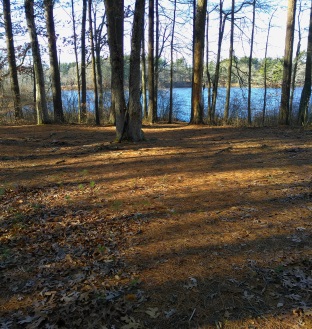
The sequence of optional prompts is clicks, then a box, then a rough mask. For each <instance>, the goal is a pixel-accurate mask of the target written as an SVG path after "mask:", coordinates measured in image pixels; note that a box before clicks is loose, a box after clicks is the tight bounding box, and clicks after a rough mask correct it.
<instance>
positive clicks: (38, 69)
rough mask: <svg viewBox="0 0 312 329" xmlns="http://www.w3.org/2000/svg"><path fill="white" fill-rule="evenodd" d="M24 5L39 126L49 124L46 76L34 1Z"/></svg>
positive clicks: (26, 2)
mask: <svg viewBox="0 0 312 329" xmlns="http://www.w3.org/2000/svg"><path fill="white" fill-rule="evenodd" d="M24 4H25V14H26V22H27V28H28V32H29V36H30V42H31V50H32V56H33V64H34V71H35V81H36V112H37V124H42V123H49V116H48V108H47V102H46V92H45V83H44V74H43V67H42V62H41V55H40V48H39V42H38V38H37V31H36V24H35V15H34V7H33V5H34V3H33V1H32V0H25V3H24Z"/></svg>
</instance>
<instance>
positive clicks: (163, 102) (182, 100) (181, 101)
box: [62, 87, 302, 122]
mask: <svg viewBox="0 0 312 329" xmlns="http://www.w3.org/2000/svg"><path fill="white" fill-rule="evenodd" d="M191 91H192V90H191V88H175V89H174V90H173V107H174V116H175V118H177V119H178V120H181V121H186V122H188V121H189V120H190V113H191ZM301 91H302V88H301V87H298V88H296V89H295V93H294V104H293V111H294V113H296V111H297V109H298V107H299V101H300V96H301ZM247 93H248V90H247V88H239V87H232V88H231V98H230V117H232V118H246V117H247V97H248V94H247ZM62 97H63V105H64V109H65V111H75V112H76V111H77V108H78V94H77V91H72V90H64V91H63V92H62ZM203 98H204V110H205V115H207V108H208V106H207V104H208V91H207V89H205V90H204V93H203ZM280 98H281V89H279V88H268V89H267V97H266V101H267V104H266V113H267V114H270V115H271V114H272V115H277V114H278V111H279V106H280ZM225 99H226V88H222V87H220V88H219V89H218V98H217V104H216V115H217V116H219V117H222V116H223V111H224V106H225ZM263 99H264V89H263V88H253V89H252V91H251V111H252V117H253V118H254V117H256V116H261V115H262V109H263ZM109 106H110V92H109V91H106V92H105V93H104V107H105V108H106V109H108V108H109ZM87 108H88V110H89V111H93V110H94V94H93V91H88V92H87ZM168 109H169V90H167V89H163V90H160V91H159V94H158V115H159V116H160V117H162V116H163V117H165V116H166V113H168Z"/></svg>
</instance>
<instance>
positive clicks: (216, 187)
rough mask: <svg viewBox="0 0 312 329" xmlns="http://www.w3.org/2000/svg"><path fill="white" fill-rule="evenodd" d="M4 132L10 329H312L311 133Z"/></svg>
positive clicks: (4, 307)
mask: <svg viewBox="0 0 312 329" xmlns="http://www.w3.org/2000/svg"><path fill="white" fill-rule="evenodd" d="M0 129H2V131H1V132H2V136H3V138H4V139H5V138H7V139H8V140H10V143H8V144H5V143H2V144H1V148H3V149H2V150H1V151H2V152H1V154H2V158H1V159H0V161H1V168H3V169H2V170H1V172H0V178H1V181H2V182H3V184H2V185H1V186H0V191H1V193H0V198H1V206H0V207H1V215H0V242H1V244H0V269H1V275H0V289H1V296H0V328H55V329H56V328H107V329H113V328H124V329H127V328H129V329H131V328H218V327H220V328H231V329H232V328H234V329H235V328H242V327H248V328H251V327H252V328H259V329H260V328H272V327H274V328H297V327H298V328H299V327H300V328H311V326H312V315H311V313H312V311H311V309H312V300H311V286H312V278H311V273H312V259H311V218H312V213H311V209H312V199H311V197H310V196H311V187H312V184H311V181H312V172H311V171H310V169H311V168H310V160H309V159H311V146H312V143H311V134H309V133H308V132H307V133H302V132H300V133H298V132H296V131H295V130H292V131H288V132H287V137H285V134H284V132H283V130H282V129H281V130H278V129H267V130H265V129H264V130H248V129H236V130H235V129H232V128H214V129H211V128H209V127H192V126H185V125H179V126H178V127H174V129H173V127H171V126H164V127H163V126H159V127H157V126H156V127H154V128H145V129H148V133H147V135H149V134H150V135H151V136H152V137H151V139H150V140H147V141H146V142H143V143H142V145H139V144H140V143H138V144H131V143H129V144H127V143H125V144H120V145H118V147H115V146H114V145H113V144H111V143H110V142H109V140H113V138H114V132H113V129H107V128H105V129H107V130H105V131H108V132H106V137H105V138H106V140H107V141H108V142H107V141H105V142H104V143H96V141H100V140H101V139H102V138H103V136H102V134H103V130H102V131H101V132H100V131H98V129H93V128H92V127H81V128H80V127H74V128H72V127H66V128H65V127H62V126H51V127H38V128H37V127H36V128H28V127H24V128H23V129H22V130H20V131H19V132H17V131H14V129H13V130H12V128H11V129H10V130H8V129H5V128H3V127H1V128H0ZM160 132H161V137H160V135H159V133H160ZM13 134H17V136H14V138H12V137H13ZM18 134H20V135H18ZM34 135H35V136H34ZM19 136H23V137H22V139H20V137H19ZM153 136H155V137H153ZM221 137H222V138H221ZM21 140H22V142H21ZM56 141H57V142H56ZM216 141H217V142H216ZM264 141H265V145H266V146H267V147H265V148H264V147H261V146H262V145H263V142H264ZM229 143H230V146H228V145H229ZM81 145H84V147H81ZM259 145H260V146H259ZM225 149H226V150H230V151H231V152H223V150H225ZM34 150H36V151H35V152H36V153H35V154H34ZM285 150H287V152H286V151H285ZM289 150H296V151H295V152H294V151H289ZM298 150H300V152H299V151H298ZM6 152H7V153H6ZM289 152H290V153H296V155H297V156H296V157H289V154H290V153H289ZM150 160H152V161H153V163H150V162H149V161H150ZM195 173H196V175H197V174H198V177H196V175H195Z"/></svg>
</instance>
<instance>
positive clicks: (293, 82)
mask: <svg viewBox="0 0 312 329" xmlns="http://www.w3.org/2000/svg"><path fill="white" fill-rule="evenodd" d="M301 4H302V3H301V1H299V12H298V16H297V19H298V24H297V26H298V42H297V49H296V55H295V59H294V61H293V67H294V68H293V71H292V75H291V84H290V97H289V117H290V120H291V118H292V111H293V102H294V93H295V88H296V77H297V71H298V61H299V57H300V50H301V19H300V16H301V13H302V9H301Z"/></svg>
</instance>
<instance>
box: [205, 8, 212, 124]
mask: <svg viewBox="0 0 312 329" xmlns="http://www.w3.org/2000/svg"><path fill="white" fill-rule="evenodd" d="M206 74H207V83H208V86H207V103H208V120H209V123H210V124H211V123H212V107H211V75H210V72H209V12H207V22H206Z"/></svg>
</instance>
